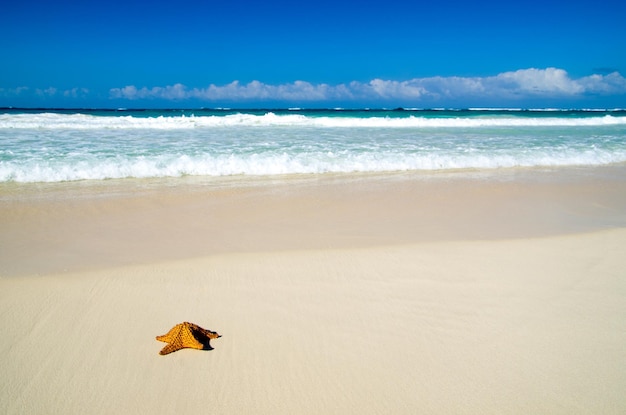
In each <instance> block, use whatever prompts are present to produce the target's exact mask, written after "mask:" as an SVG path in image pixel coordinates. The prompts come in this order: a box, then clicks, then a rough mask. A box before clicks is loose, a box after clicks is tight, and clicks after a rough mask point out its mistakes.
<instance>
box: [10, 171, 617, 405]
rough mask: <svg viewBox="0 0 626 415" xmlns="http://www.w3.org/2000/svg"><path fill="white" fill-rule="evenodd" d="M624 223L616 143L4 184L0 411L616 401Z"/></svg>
mask: <svg viewBox="0 0 626 415" xmlns="http://www.w3.org/2000/svg"><path fill="white" fill-rule="evenodd" d="M624 246H626V167H625V166H622V165H620V166H610V167H602V168H563V169H553V170H530V169H529V170H523V169H511V170H508V171H495V172H480V171H471V172H459V173H454V174H451V173H431V174H428V175H420V174H417V173H401V174H400V173H398V174H386V175H385V174H378V175H323V176H319V175H318V176H299V177H284V178H283V177H279V178H276V179H271V180H270V179H264V180H261V179H242V178H232V179H221V180H209V179H194V178H179V179H163V180H157V179H151V180H130V179H128V180H112V181H99V182H89V181H84V182H71V183H55V184H16V183H4V184H2V185H0V327H2V336H1V339H0V373H2V376H1V378H0V413H3V414H18V413H19V414H22V413H31V414H59V413H65V414H79V413H80V414H110V413H123V414H131V413H136V414H153V413H168V414H169V413H172V414H173V413H183V412H185V413H192V412H197V413H212V414H251V413H254V414H416V413H423V414H568V415H569V414H596V413H597V414H622V413H624V412H626V400H625V399H624V390H626V271H625V270H626V255H624V252H625V251H624ZM183 321H191V322H194V323H196V324H198V325H200V326H202V327H204V328H207V329H210V330H214V331H217V332H219V333H220V334H221V335H222V337H221V338H218V339H214V340H212V341H211V346H212V347H213V349H212V350H206V351H198V350H191V349H186V350H181V351H177V352H175V353H172V354H170V355H167V356H160V355H159V350H161V348H162V347H163V345H164V344H163V343H161V342H158V341H156V340H155V336H157V335H161V334H165V333H166V332H167V331H168V330H169V329H170V328H171V327H172V326H174V325H175V324H177V323H181V322H183Z"/></svg>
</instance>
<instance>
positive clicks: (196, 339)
mask: <svg viewBox="0 0 626 415" xmlns="http://www.w3.org/2000/svg"><path fill="white" fill-rule="evenodd" d="M218 337H221V336H220V335H219V334H217V333H216V332H214V331H210V330H206V329H203V328H202V327H200V326H198V325H196V324H193V323H188V322H184V323H180V324H177V325H175V326H174V327H173V328H172V329H171V330H170V331H169V332H167V334H164V335H163V336H157V338H156V339H157V340H159V341H162V342H166V343H168V345H167V346H165V347H164V348H163V349H162V350H161V351H160V352H159V354H162V355H164V354H168V353H172V352H175V351H176V350H180V349H184V348H186V347H189V348H192V349H199V350H211V349H212V347H211V345H210V344H209V342H210V340H211V339H217V338H218Z"/></svg>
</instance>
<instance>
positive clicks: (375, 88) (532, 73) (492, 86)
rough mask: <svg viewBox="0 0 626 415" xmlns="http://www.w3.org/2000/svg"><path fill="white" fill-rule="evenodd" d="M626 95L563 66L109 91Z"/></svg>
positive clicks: (137, 95) (613, 81) (384, 96)
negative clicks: (401, 78)
mask: <svg viewBox="0 0 626 415" xmlns="http://www.w3.org/2000/svg"><path fill="white" fill-rule="evenodd" d="M594 94H595V95H621V94H626V78H624V77H623V76H622V75H620V74H619V73H618V72H613V73H610V74H606V75H600V74H595V75H591V76H587V77H583V78H578V79H574V78H571V77H570V76H569V74H568V73H567V72H566V71H565V70H563V69H558V68H546V69H536V68H529V69H520V70H517V71H512V72H503V73H500V74H498V75H495V76H488V77H456V76H452V77H441V76H436V77H427V78H414V79H410V80H407V81H394V80H384V79H373V80H371V81H370V82H367V83H363V82H357V81H353V82H350V83H348V84H339V85H328V84H312V83H309V82H306V81H296V82H293V83H286V84H279V85H272V84H265V83H262V82H259V81H252V82H250V83H247V84H241V83H240V82H238V81H233V82H231V83H229V84H226V85H221V86H219V85H214V84H211V85H209V86H208V87H206V88H187V87H186V86H185V85H182V84H175V85H171V86H165V87H153V88H146V87H143V88H137V87H135V86H133V85H129V86H126V87H123V88H114V89H111V90H110V96H111V98H121V99H129V100H137V99H165V100H186V99H200V100H206V101H300V102H323V101H367V100H402V101H406V100H412V101H415V102H420V101H431V102H432V101H437V100H445V99H452V100H457V99H467V98H497V99H513V100H516V99H527V98H574V97H581V96H584V95H594Z"/></svg>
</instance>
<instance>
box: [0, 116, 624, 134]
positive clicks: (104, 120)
mask: <svg viewBox="0 0 626 415" xmlns="http://www.w3.org/2000/svg"><path fill="white" fill-rule="evenodd" d="M607 125H626V117H621V116H613V115H603V116H598V117H576V118H574V117H572V118H565V117H506V116H501V117H493V116H485V117H481V116H477V117H451V118H444V117H441V118H429V117H419V116H409V117H366V118H359V117H345V116H342V117H314V116H305V115H302V114H285V115H276V114H274V113H272V112H268V113H266V114H264V115H254V114H230V115H220V116H184V115H183V116H171V117H170V116H159V117H134V116H116V117H111V116H96V115H89V114H55V113H43V114H1V115H0V129H39V130H48V129H50V130H60V129H66V130H96V129H122V130H123V129H129V130H137V129H151V130H184V129H194V128H220V127H233V126H240V127H246V126H247V127H263V126H266V127H272V126H300V127H317V128H479V127H535V126H536V127H550V126H555V127H576V126H581V127H584V126H607Z"/></svg>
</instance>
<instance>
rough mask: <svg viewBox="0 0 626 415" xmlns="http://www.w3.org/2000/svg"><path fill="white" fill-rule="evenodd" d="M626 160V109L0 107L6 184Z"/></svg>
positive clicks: (0, 162)
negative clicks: (80, 108) (103, 108)
mask: <svg viewBox="0 0 626 415" xmlns="http://www.w3.org/2000/svg"><path fill="white" fill-rule="evenodd" d="M625 162H626V110H619V109H616V110H558V109H554V110H521V109H519V110H504V109H467V110H452V109H435V110H424V109H395V110H372V109H362V110H348V109H325V110H308V109H298V108H293V109H280V110H269V109H255V110H232V109H195V110H124V109H118V110H61V109H56V110H48V109H42V110H34V109H30V110H26V109H10V108H8V109H6V108H5V109H1V110H0V182H64V181H77V180H107V179H121V178H153V177H155V178H156V177H181V176H210V177H222V176H274V175H290V174H325V173H342V172H363V173H368V172H399V171H440V170H441V171H455V170H467V169H506V168H514V167H560V166H601V165H609V164H616V163H625Z"/></svg>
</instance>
